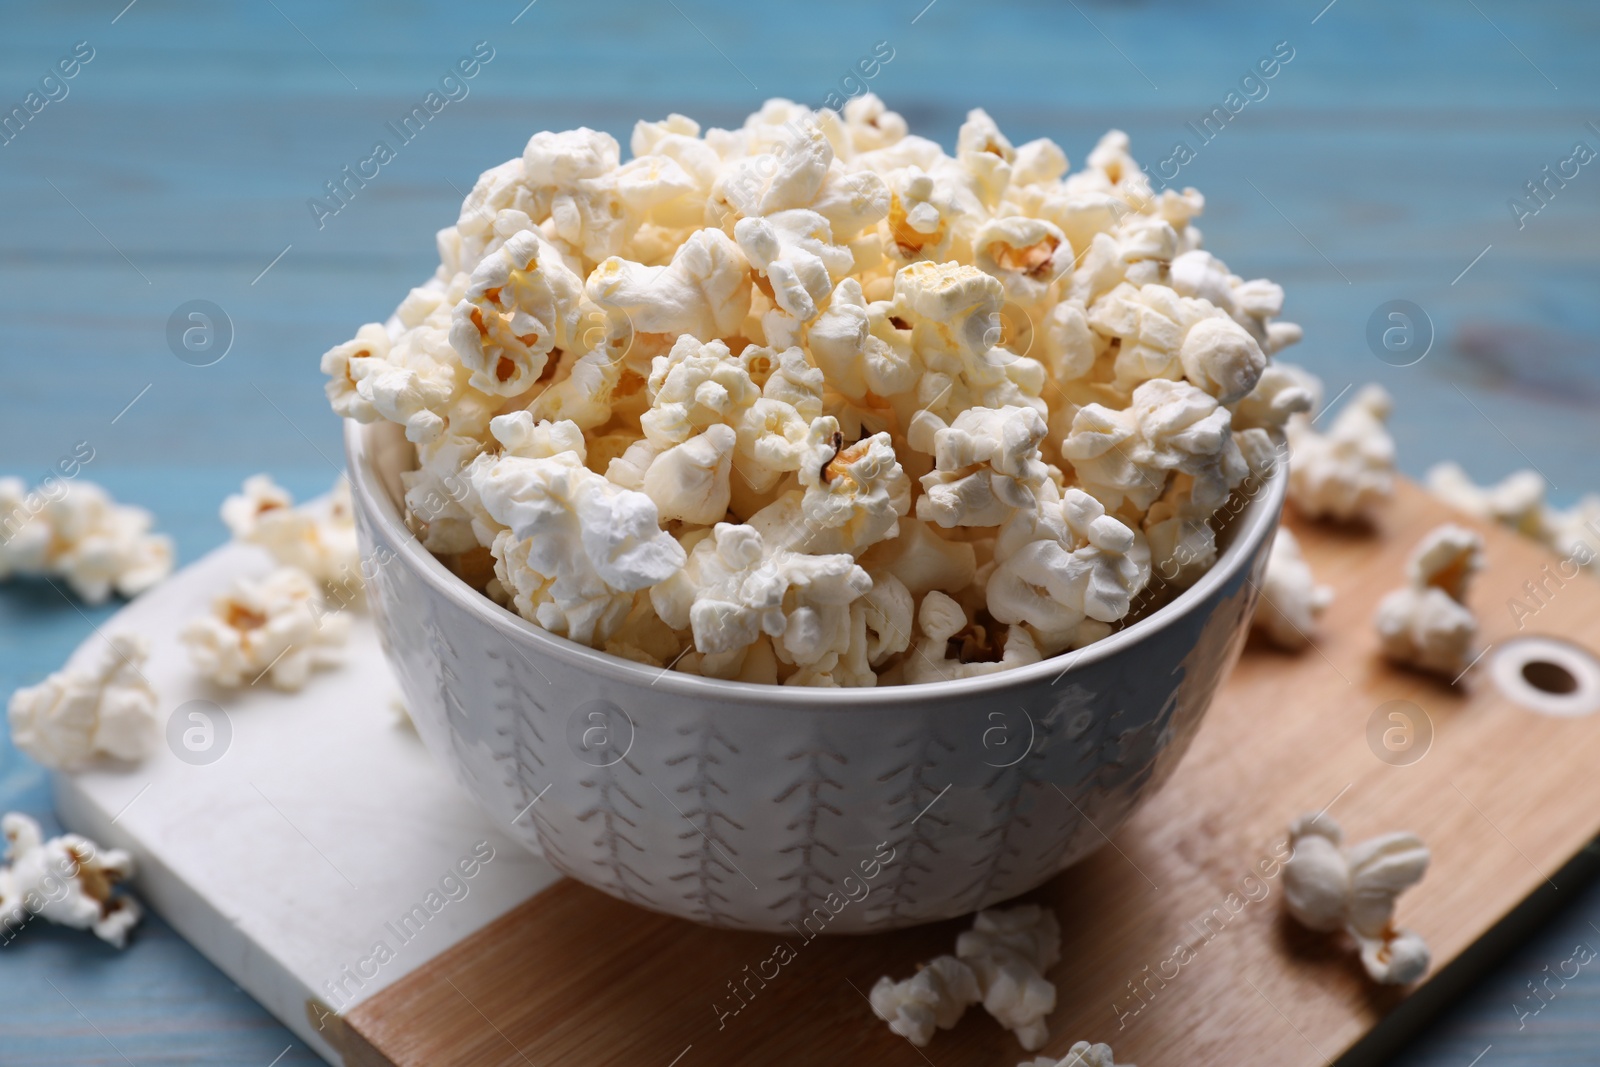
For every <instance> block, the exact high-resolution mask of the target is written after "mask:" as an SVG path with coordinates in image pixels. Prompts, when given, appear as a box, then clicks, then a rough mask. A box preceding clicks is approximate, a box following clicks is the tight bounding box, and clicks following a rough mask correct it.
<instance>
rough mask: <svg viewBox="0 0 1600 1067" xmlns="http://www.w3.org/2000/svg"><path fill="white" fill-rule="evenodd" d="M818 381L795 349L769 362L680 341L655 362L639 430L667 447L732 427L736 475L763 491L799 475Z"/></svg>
mask: <svg viewBox="0 0 1600 1067" xmlns="http://www.w3.org/2000/svg"><path fill="white" fill-rule="evenodd" d="M752 370H756V371H758V372H759V374H760V376H761V377H763V378H764V381H765V384H764V385H763V384H758V383H757V381H756V379H755V377H753V376H752ZM821 381H822V375H821V373H820V372H818V371H816V369H815V368H813V367H811V366H810V365H809V364H808V363H807V362H806V360H805V356H804V354H803V353H802V351H801V350H800V349H798V348H794V349H788V350H786V351H785V352H783V353H779V354H777V355H776V356H774V354H773V353H771V352H770V351H769V350H766V349H759V348H755V347H751V348H747V349H746V350H745V351H744V352H743V353H742V354H741V355H740V357H739V358H734V357H733V355H732V354H731V353H730V352H729V351H728V346H727V345H725V344H723V343H722V342H721V341H712V342H710V343H708V344H701V343H699V342H698V341H696V340H695V339H694V338H693V337H692V336H687V335H685V336H683V337H680V338H678V341H677V343H676V344H674V345H673V346H672V350H671V351H670V352H669V353H667V354H666V355H665V356H657V357H656V358H655V360H654V363H653V365H652V367H651V371H650V378H649V381H648V383H647V388H648V390H649V393H650V398H651V400H650V409H649V410H648V411H646V412H645V413H644V414H643V415H642V416H641V417H640V428H641V430H642V431H643V433H644V436H645V437H647V438H648V439H649V440H650V441H651V442H652V443H655V444H657V445H659V446H670V445H674V444H680V443H682V442H683V441H686V440H688V439H689V437H690V436H692V435H693V434H695V433H698V432H703V431H704V430H705V429H706V428H707V427H709V426H712V425H716V424H725V425H730V426H732V427H733V429H734V431H735V435H736V444H735V458H734V459H733V461H732V462H733V466H734V468H735V470H736V471H737V476H738V477H739V478H740V479H741V480H743V481H744V482H745V483H746V484H748V485H749V486H750V487H751V488H753V489H755V490H756V491H763V490H766V489H769V488H771V487H772V485H773V484H774V483H776V482H777V481H778V479H779V478H780V477H781V476H782V475H783V474H785V473H787V472H789V471H794V470H798V469H799V467H800V465H801V462H802V460H803V459H804V457H805V454H806V448H807V441H808V438H809V434H810V423H811V420H812V419H814V418H816V417H817V416H818V415H820V414H821V411H822V402H821V395H820V394H821Z"/></svg>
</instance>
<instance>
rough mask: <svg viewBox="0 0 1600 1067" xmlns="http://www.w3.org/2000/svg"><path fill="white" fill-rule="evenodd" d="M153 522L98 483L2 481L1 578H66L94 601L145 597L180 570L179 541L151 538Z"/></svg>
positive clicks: (70, 585)
mask: <svg viewBox="0 0 1600 1067" xmlns="http://www.w3.org/2000/svg"><path fill="white" fill-rule="evenodd" d="M51 493H56V495H51ZM153 521H154V520H153V519H152V517H151V515H150V513H149V512H148V511H145V510H144V509H143V508H138V507H133V506H130V505H126V504H118V503H116V502H115V501H113V500H112V499H111V497H110V495H109V494H108V493H107V492H106V491H105V490H104V489H102V488H100V487H99V486H98V485H95V484H94V483H93V482H86V481H83V480H81V479H80V480H78V481H63V482H59V483H57V484H56V485H55V486H54V487H53V488H52V489H50V490H49V491H47V490H46V489H45V487H43V486H41V487H40V488H38V489H36V490H34V491H33V492H32V493H28V492H24V489H23V485H22V482H21V481H19V480H17V479H15V478H7V479H0V578H6V577H9V576H10V575H13V574H16V575H26V576H42V577H45V578H60V579H62V580H63V581H64V582H66V584H67V587H68V588H69V589H71V590H72V591H73V592H74V593H76V594H77V595H78V597H79V598H80V599H82V600H83V601H84V602H85V603H88V604H101V603H104V602H105V601H106V600H108V599H110V597H111V594H112V593H113V592H116V593H117V594H119V595H120V596H124V597H134V596H138V595H139V594H140V593H142V592H144V591H145V590H146V589H149V588H150V587H151V586H153V585H155V584H156V583H157V582H159V581H161V580H162V579H163V578H165V577H166V576H167V575H168V574H170V573H172V539H171V538H169V537H167V536H165V535H164V534H153V533H151V532H150V527H151V525H152V524H153Z"/></svg>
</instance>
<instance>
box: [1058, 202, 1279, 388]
mask: <svg viewBox="0 0 1600 1067" xmlns="http://www.w3.org/2000/svg"><path fill="white" fill-rule="evenodd" d="M1168 232H1169V233H1170V228H1169V230H1168ZM1088 319H1089V325H1090V327H1091V328H1093V329H1094V331H1095V332H1096V333H1098V334H1100V335H1101V336H1102V337H1105V338H1108V339H1113V340H1116V341H1118V342H1120V344H1119V347H1118V350H1117V355H1116V358H1115V361H1114V363H1113V367H1114V369H1115V372H1116V380H1117V384H1118V385H1120V386H1123V387H1127V388H1131V387H1132V386H1133V385H1135V384H1137V383H1138V382H1142V381H1146V380H1149V379H1152V378H1156V379H1160V378H1187V379H1188V380H1189V381H1190V382H1192V383H1193V384H1194V385H1197V386H1199V387H1200V388H1201V389H1204V390H1205V391H1206V392H1208V393H1210V394H1212V395H1213V396H1215V397H1216V398H1217V399H1218V400H1220V401H1222V402H1223V403H1233V402H1235V401H1237V400H1240V399H1242V398H1243V397H1245V396H1246V395H1248V394H1249V393H1250V391H1251V390H1252V389H1254V388H1255V386H1256V382H1257V381H1258V380H1259V379H1260V377H1261V374H1262V372H1263V371H1264V370H1265V369H1266V365H1267V357H1266V355H1265V354H1264V353H1263V352H1262V351H1261V346H1260V345H1259V344H1258V343H1257V342H1256V339H1255V338H1254V337H1252V336H1250V333H1249V331H1247V330H1246V329H1244V327H1242V326H1240V325H1239V324H1238V323H1236V322H1234V321H1233V320H1232V319H1230V318H1228V317H1227V316H1226V315H1225V314H1223V313H1222V312H1220V311H1219V310H1218V309H1216V308H1214V307H1212V306H1211V305H1210V304H1208V303H1207V302H1205V301H1203V300H1193V299H1189V298H1186V297H1182V296H1179V295H1178V294H1177V293H1176V292H1175V291H1174V290H1172V289H1168V288H1167V287H1166V286H1163V285H1157V284H1148V285H1144V286H1142V287H1135V286H1133V285H1130V284H1129V283H1127V282H1123V283H1122V284H1121V285H1118V286H1117V287H1116V288H1114V289H1112V290H1111V291H1110V292H1108V293H1106V294H1105V295H1104V296H1101V297H1099V298H1098V299H1096V300H1095V301H1094V302H1093V303H1092V304H1090V305H1089V311H1088Z"/></svg>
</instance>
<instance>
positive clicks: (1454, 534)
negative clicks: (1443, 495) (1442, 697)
mask: <svg viewBox="0 0 1600 1067" xmlns="http://www.w3.org/2000/svg"><path fill="white" fill-rule="evenodd" d="M1482 569H1483V538H1481V537H1479V536H1478V535H1477V534H1476V533H1474V532H1473V531H1471V530H1468V529H1467V528H1466V527H1463V526H1457V525H1455V524H1454V523H1448V524H1446V525H1444V526H1440V527H1438V528H1437V529H1435V530H1433V531H1432V532H1431V533H1429V534H1428V536H1427V537H1425V538H1423V539H1422V541H1421V542H1420V543H1419V544H1418V545H1417V547H1416V549H1415V550H1414V551H1413V552H1412V554H1411V559H1410V560H1409V561H1408V562H1407V564H1406V585H1405V586H1403V587H1402V588H1400V589H1396V590H1395V591H1394V592H1392V593H1390V594H1389V595H1388V596H1386V597H1384V598H1383V600H1382V601H1380V602H1379V603H1378V611H1377V614H1376V616H1374V619H1373V624H1374V626H1375V627H1376V628H1377V631H1378V640H1379V643H1380V645H1381V646H1382V649H1383V654H1384V655H1385V656H1387V657H1388V658H1389V659H1391V660H1394V661H1395V662H1396V663H1401V664H1405V665H1408V666H1412V667H1417V668H1419V669H1421V670H1425V671H1433V672H1434V673H1436V674H1442V675H1444V676H1446V677H1448V678H1450V679H1452V680H1454V679H1455V678H1457V677H1458V676H1459V675H1460V674H1461V673H1463V672H1464V671H1465V670H1466V669H1467V668H1468V667H1469V666H1470V665H1471V664H1472V661H1473V658H1474V657H1473V646H1474V644H1475V642H1476V640H1477V637H1478V620H1477V618H1476V616H1474V615H1473V614H1472V611H1471V609H1469V608H1468V607H1467V605H1466V599H1467V587H1468V585H1469V584H1470V583H1471V581H1472V577H1473V575H1475V574H1477V573H1478V571H1480V570H1482Z"/></svg>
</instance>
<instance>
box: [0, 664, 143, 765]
mask: <svg viewBox="0 0 1600 1067" xmlns="http://www.w3.org/2000/svg"><path fill="white" fill-rule="evenodd" d="M149 652H150V647H149V645H148V644H147V643H146V641H145V640H144V638H142V637H139V636H138V635H136V634H132V633H127V632H121V633H114V634H112V635H111V636H110V637H109V638H107V639H106V640H105V642H104V643H102V644H101V645H99V646H97V647H96V648H95V649H94V652H93V654H92V656H91V657H90V659H89V661H88V662H87V663H86V664H85V665H84V666H82V667H79V668H74V667H70V666H69V667H67V668H65V669H63V670H60V671H57V672H55V673H54V674H52V675H50V676H49V677H48V678H46V679H45V680H44V681H42V682H40V683H39V684H38V685H33V686H28V687H27V688H24V689H18V690H17V691H16V692H15V693H13V694H12V695H11V702H10V705H9V706H8V708H7V713H8V716H9V718H10V721H11V740H12V743H14V744H15V745H16V746H17V747H18V748H19V749H21V750H22V751H24V752H26V753H27V754H28V755H29V756H32V757H33V758H34V759H35V760H37V761H38V762H40V763H42V764H44V765H45V766H46V767H54V768H67V769H71V768H75V767H79V766H82V765H83V764H84V763H87V762H88V761H89V760H91V759H92V758H94V757H95V756H100V755H104V756H110V757H112V758H113V759H119V760H128V761H133V760H140V759H143V758H144V757H145V756H147V755H149V753H150V750H151V749H152V748H154V747H155V740H156V736H157V734H158V733H159V723H158V722H157V720H156V692H155V689H154V688H153V687H152V686H151V685H150V682H149V680H148V679H146V678H145V677H144V675H142V674H141V673H140V672H139V668H140V667H142V666H143V665H144V662H145V660H146V658H147V657H148V656H149Z"/></svg>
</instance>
